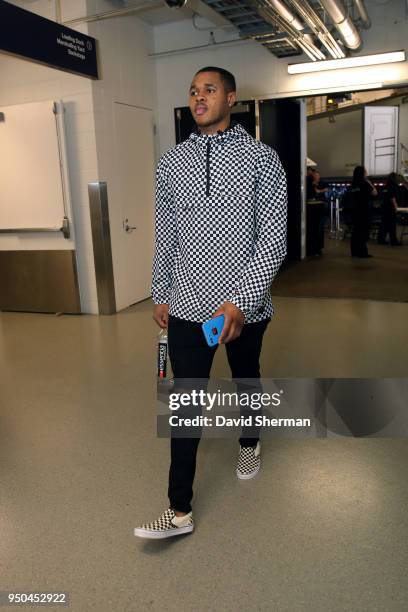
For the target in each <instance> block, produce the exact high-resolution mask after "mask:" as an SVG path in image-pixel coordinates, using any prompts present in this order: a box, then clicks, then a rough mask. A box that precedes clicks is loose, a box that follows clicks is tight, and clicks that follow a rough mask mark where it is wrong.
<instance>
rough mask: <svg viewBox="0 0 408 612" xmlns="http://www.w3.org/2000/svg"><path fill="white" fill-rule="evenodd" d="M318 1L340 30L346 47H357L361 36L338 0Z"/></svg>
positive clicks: (360, 41)
mask: <svg viewBox="0 0 408 612" xmlns="http://www.w3.org/2000/svg"><path fill="white" fill-rule="evenodd" d="M320 3H321V5H322V6H323V8H324V9H325V11H326V12H327V14H328V15H329V17H330V19H331V20H332V21H333V23H334V25H335V26H336V28H337V29H338V31H339V32H340V35H341V37H342V39H343V41H344V44H345V45H346V47H348V48H349V49H353V50H356V49H358V48H359V47H360V46H361V43H362V40H361V36H360V34H359V33H358V31H357V28H356V26H355V25H354V23H353V22H352V20H351V18H350V17H349V16H348V15H347V11H346V9H345V8H344V6H343V4H342V3H341V2H340V0H320ZM367 17H368V15H367Z"/></svg>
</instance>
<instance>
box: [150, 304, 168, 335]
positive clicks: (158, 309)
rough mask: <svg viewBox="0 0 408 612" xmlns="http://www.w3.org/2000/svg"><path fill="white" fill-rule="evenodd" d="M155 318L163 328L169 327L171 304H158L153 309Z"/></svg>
mask: <svg viewBox="0 0 408 612" xmlns="http://www.w3.org/2000/svg"><path fill="white" fill-rule="evenodd" d="M153 319H154V320H155V321H156V323H157V325H158V326H159V327H161V328H163V329H164V328H165V327H167V324H168V322H169V305H168V304H156V305H155V307H154V309H153Z"/></svg>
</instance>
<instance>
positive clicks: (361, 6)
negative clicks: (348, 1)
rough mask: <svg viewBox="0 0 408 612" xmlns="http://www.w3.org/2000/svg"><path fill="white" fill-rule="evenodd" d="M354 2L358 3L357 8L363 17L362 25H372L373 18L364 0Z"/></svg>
mask: <svg viewBox="0 0 408 612" xmlns="http://www.w3.org/2000/svg"><path fill="white" fill-rule="evenodd" d="M354 4H355V5H356V9H357V11H358V14H359V16H360V19H361V25H362V26H363V27H364V28H370V27H371V19H370V17H369V16H368V13H367V9H366V7H365V4H364V0H354Z"/></svg>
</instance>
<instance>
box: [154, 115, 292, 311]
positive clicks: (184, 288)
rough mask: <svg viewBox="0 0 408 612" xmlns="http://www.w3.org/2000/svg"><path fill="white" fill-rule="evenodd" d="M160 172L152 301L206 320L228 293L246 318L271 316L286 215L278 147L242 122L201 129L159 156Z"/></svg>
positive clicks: (282, 249)
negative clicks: (207, 131) (209, 132)
mask: <svg viewBox="0 0 408 612" xmlns="http://www.w3.org/2000/svg"><path fill="white" fill-rule="evenodd" d="M156 179H157V180H156V214H155V222H156V224H155V253H154V261H153V279H152V297H153V301H154V302H155V303H156V304H169V313H170V314H172V315H174V316H175V317H179V318H181V319H186V320H189V321H198V322H204V321H206V320H207V319H209V318H210V317H211V316H212V315H213V313H214V312H215V310H217V308H218V307H219V306H220V305H221V304H222V303H223V302H225V301H229V302H232V303H233V304H235V305H236V306H237V307H238V308H240V309H241V310H242V312H243V313H244V315H245V323H251V322H255V321H261V320H263V319H266V318H268V317H270V316H272V314H273V312H274V308H273V305H272V300H271V295H270V284H271V282H272V280H273V278H274V277H275V275H276V273H277V271H278V269H279V267H280V265H281V263H282V261H283V259H284V257H285V255H286V222H287V195H286V177H285V172H284V170H283V168H282V165H281V163H280V160H279V157H278V155H277V153H276V152H275V151H274V149H272V148H271V147H269V146H268V145H266V144H264V143H262V142H260V141H258V140H256V139H255V138H253V137H252V136H250V134H248V133H247V132H246V131H245V130H244V128H243V127H242V126H241V125H239V124H235V125H233V126H232V127H230V128H228V129H227V130H225V131H224V132H218V133H216V134H213V135H210V136H208V135H205V134H201V133H197V132H194V133H192V134H191V135H190V137H189V138H188V139H187V140H186V141H184V142H182V143H180V144H178V145H177V146H176V147H173V148H172V149H170V150H169V151H167V152H166V153H165V154H164V155H163V156H162V157H161V158H160V160H159V164H158V167H157V173H156Z"/></svg>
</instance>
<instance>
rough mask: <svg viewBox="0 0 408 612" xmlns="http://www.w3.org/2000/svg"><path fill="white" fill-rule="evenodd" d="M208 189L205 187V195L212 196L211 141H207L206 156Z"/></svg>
mask: <svg viewBox="0 0 408 612" xmlns="http://www.w3.org/2000/svg"><path fill="white" fill-rule="evenodd" d="M205 179H206V187H205V195H207V196H209V195H210V140H207V155H206V173H205Z"/></svg>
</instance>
